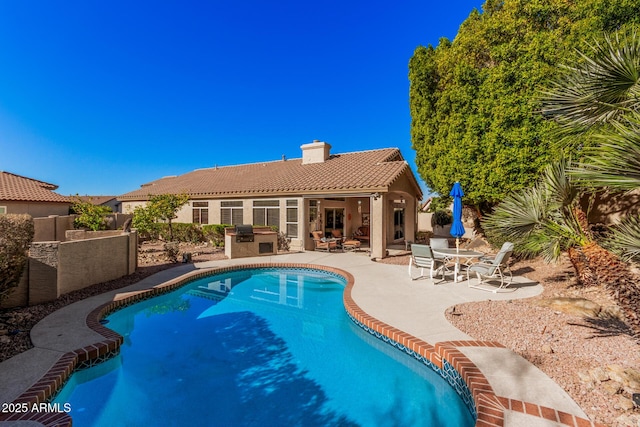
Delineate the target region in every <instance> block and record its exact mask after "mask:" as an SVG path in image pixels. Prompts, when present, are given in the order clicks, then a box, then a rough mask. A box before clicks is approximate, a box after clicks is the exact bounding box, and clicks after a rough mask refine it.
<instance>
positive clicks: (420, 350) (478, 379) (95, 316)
mask: <svg viewBox="0 0 640 427" xmlns="http://www.w3.org/2000/svg"><path fill="white" fill-rule="evenodd" d="M256 268H304V269H315V270H322V271H328V272H331V273H333V274H337V275H339V276H342V277H344V278H345V280H346V281H347V284H346V287H345V291H344V294H343V303H344V306H345V309H346V311H347V313H348V314H349V316H350V317H351V318H352V320H355V321H357V322H358V323H360V324H362V325H365V326H366V327H367V328H368V329H369V330H370V331H371V332H372V333H374V335H376V336H378V337H386V338H387V339H388V340H392V341H393V342H395V343H397V344H399V345H401V346H402V347H404V348H405V349H408V350H409V352H413V353H414V354H416V355H419V356H421V357H423V358H424V360H426V361H429V362H430V363H431V364H433V366H434V367H436V368H439V369H442V368H443V366H444V361H446V363H448V364H450V365H451V366H452V367H453V368H454V369H455V370H456V371H457V372H458V373H459V374H460V375H461V377H462V378H463V380H464V381H465V383H466V385H467V387H468V388H469V390H470V391H471V394H472V396H473V401H474V404H475V408H476V413H477V420H476V426H504V411H505V410H511V411H516V412H521V413H525V414H529V415H533V416H537V417H540V418H545V419H548V420H551V421H554V420H555V421H557V422H558V423H561V424H563V425H567V426H575V427H578V426H579V427H582V426H595V427H601V425H599V424H594V423H592V422H591V421H589V420H586V419H583V418H580V417H577V416H574V415H572V414H567V413H565V412H561V411H557V410H555V409H552V408H547V407H543V406H540V405H536V404H532V403H528V402H522V401H518V400H513V399H509V398H505V397H498V396H496V395H495V393H494V392H493V389H492V388H491V385H490V384H489V382H488V380H487V379H486V377H485V376H484V375H483V374H482V372H481V371H480V369H478V367H477V366H475V364H474V363H473V362H471V360H470V359H469V358H468V357H466V356H465V355H464V354H463V353H462V352H461V351H460V350H458V348H459V347H467V346H474V347H494V348H495V347H501V348H504V346H503V345H501V344H500V343H496V342H487V341H447V342H440V343H436V344H435V345H431V344H429V343H427V342H425V341H423V340H420V339H418V338H416V337H414V336H412V335H411V334H408V333H406V332H404V331H402V330H400V329H397V328H394V327H392V326H390V325H388V324H386V323H384V322H382V321H380V320H378V319H377V318H375V317H373V316H371V315H369V314H368V313H366V312H365V311H364V310H362V309H361V308H360V307H359V306H358V304H356V303H355V301H354V300H353V298H352V297H351V291H352V288H353V286H354V284H355V279H354V277H353V275H351V273H349V272H347V271H344V270H341V269H338V268H334V267H329V266H325V265H316V264H297V263H254V264H245V265H236V266H227V267H218V268H210V269H202V270H195V271H192V272H189V273H186V274H183V275H181V276H179V277H177V278H174V279H171V280H168V281H166V282H163V283H161V284H159V285H156V286H153V287H151V288H148V289H144V290H140V291H132V292H128V293H125V294H116V295H115V296H114V298H113V300H112V301H110V302H107V303H105V304H102V305H100V306H98V307H96V308H95V309H94V310H92V311H91V312H90V313H89V314H88V315H87V318H86V324H87V327H89V328H90V329H92V330H93V331H95V332H96V333H98V334H100V335H102V336H103V337H104V338H105V339H104V340H103V341H100V342H97V343H94V344H92V345H89V346H85V347H82V348H80V349H77V350H74V351H70V352H67V353H65V354H63V355H62V356H61V357H60V358H59V359H58V361H57V362H56V363H55V364H54V365H53V367H52V368H50V369H49V370H48V371H47V373H46V374H45V375H43V376H42V377H41V378H40V379H39V380H38V381H37V382H36V383H35V384H33V385H32V386H31V387H29V389H27V390H26V391H25V392H24V393H22V394H21V395H20V396H19V397H18V398H17V399H16V400H14V402H13V403H18V404H19V403H22V404H24V403H26V404H27V405H28V406H29V407H31V406H33V405H34V404H35V405H40V404H46V403H47V402H48V401H49V400H50V399H51V398H52V397H53V396H55V395H56V393H57V392H58V391H59V390H60V389H61V388H62V386H63V385H64V384H65V383H66V382H67V380H68V379H69V377H70V376H71V374H72V373H73V371H74V370H75V369H77V368H78V367H80V366H90V365H91V364H92V363H93V362H95V361H97V360H101V359H102V358H108V357H110V356H112V355H114V354H117V352H118V351H119V349H120V346H121V345H122V343H123V340H124V339H123V337H122V336H121V335H120V334H118V333H117V332H115V331H113V330H111V329H109V328H107V327H105V326H103V325H102V324H101V323H100V321H101V320H102V319H103V318H104V317H106V316H107V315H109V314H110V313H112V312H114V311H117V310H119V309H121V308H124V307H126V306H128V305H131V304H135V303H137V302H140V301H143V300H145V299H148V298H152V297H155V296H157V295H160V294H163V293H166V292H171V291H173V290H175V289H177V288H179V287H181V286H184V285H186V284H187V283H190V282H192V281H194V280H198V279H200V278H202V277H207V276H210V275H212V274H214V273H215V274H218V273H225V272H228V271H237V270H247V269H256ZM118 295H121V297H120V298H118ZM554 417H555V418H554ZM27 420H28V421H35V422H39V423H40V424H41V425H43V426H44V427H71V425H72V420H71V416H69V415H68V414H67V413H64V412H24V413H13V414H0V421H27ZM602 427H604V426H602Z"/></svg>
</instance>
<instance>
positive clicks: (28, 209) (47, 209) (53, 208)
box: [0, 200, 71, 218]
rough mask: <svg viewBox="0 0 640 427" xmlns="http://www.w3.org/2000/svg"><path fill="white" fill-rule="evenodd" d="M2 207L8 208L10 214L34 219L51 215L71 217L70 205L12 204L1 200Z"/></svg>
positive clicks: (43, 203)
mask: <svg viewBox="0 0 640 427" xmlns="http://www.w3.org/2000/svg"><path fill="white" fill-rule="evenodd" d="M0 206H5V207H6V208H7V213H8V214H28V215H31V216H32V217H33V218H38V217H45V216H49V215H69V207H70V206H71V204H70V203H46V202H12V201H5V200H0Z"/></svg>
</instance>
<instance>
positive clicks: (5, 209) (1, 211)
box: [0, 206, 7, 215]
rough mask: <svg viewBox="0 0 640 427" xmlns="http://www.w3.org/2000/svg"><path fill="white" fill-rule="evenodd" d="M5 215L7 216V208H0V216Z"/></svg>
mask: <svg viewBox="0 0 640 427" xmlns="http://www.w3.org/2000/svg"><path fill="white" fill-rule="evenodd" d="M6 214H7V207H6V206H0V215H6Z"/></svg>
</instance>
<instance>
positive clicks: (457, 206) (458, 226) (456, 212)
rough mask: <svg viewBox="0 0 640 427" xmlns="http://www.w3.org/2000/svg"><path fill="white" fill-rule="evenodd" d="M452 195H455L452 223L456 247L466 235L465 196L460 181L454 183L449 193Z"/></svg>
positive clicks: (452, 233)
mask: <svg viewBox="0 0 640 427" xmlns="http://www.w3.org/2000/svg"><path fill="white" fill-rule="evenodd" d="M449 195H450V196H451V197H453V223H452V224H451V235H452V236H453V237H455V238H456V249H458V248H459V246H460V241H459V239H460V237H462V236H463V235H464V226H463V225H462V196H464V191H462V186H461V185H460V183H459V182H457V181H456V182H455V184H453V188H452V189H451V193H449Z"/></svg>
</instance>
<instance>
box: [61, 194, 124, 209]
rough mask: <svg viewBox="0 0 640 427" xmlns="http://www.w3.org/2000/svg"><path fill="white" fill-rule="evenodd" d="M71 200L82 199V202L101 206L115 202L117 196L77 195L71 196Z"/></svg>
mask: <svg viewBox="0 0 640 427" xmlns="http://www.w3.org/2000/svg"><path fill="white" fill-rule="evenodd" d="M69 198H70V199H71V200H75V199H80V201H83V202H86V203H91V204H92V205H96V206H99V205H103V204H105V203H108V202H110V201H112V200H114V199H115V198H116V196H89V195H87V196H78V195H77V194H76V195H73V194H72V195H71V196H69Z"/></svg>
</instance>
